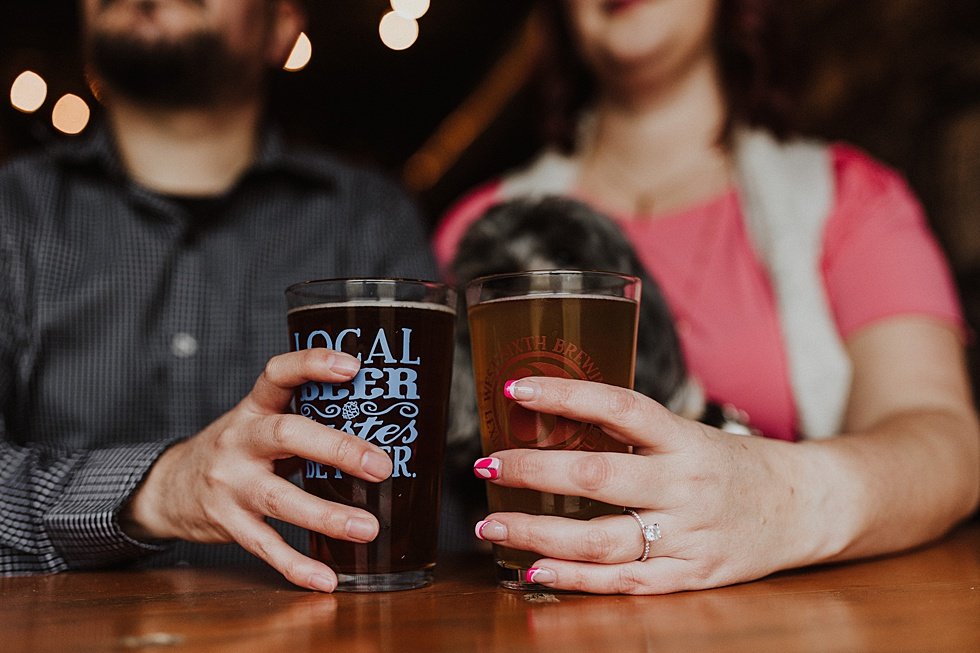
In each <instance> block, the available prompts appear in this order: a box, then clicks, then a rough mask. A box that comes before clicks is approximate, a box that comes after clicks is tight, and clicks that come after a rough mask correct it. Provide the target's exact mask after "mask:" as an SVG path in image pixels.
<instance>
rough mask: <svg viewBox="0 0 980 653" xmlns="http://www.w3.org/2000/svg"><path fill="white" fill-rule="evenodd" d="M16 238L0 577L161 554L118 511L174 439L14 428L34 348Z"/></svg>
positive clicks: (0, 398)
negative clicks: (36, 440)
mask: <svg viewBox="0 0 980 653" xmlns="http://www.w3.org/2000/svg"><path fill="white" fill-rule="evenodd" d="M2 217H3V216H0V219H2ZM8 225H9V223H8ZM16 240H17V239H14V238H11V237H10V233H9V232H8V233H4V230H0V575H6V574H14V573H36V572H54V571H61V570H64V569H71V568H77V567H91V566H104V565H108V564H112V563H113V562H117V561H121V560H124V559H127V558H132V557H134V556H137V555H140V554H143V553H146V552H150V551H155V550H157V549H159V548H160V547H158V546H156V545H147V544H142V543H140V542H136V541H135V540H133V539H131V538H129V537H127V536H126V535H125V534H124V533H123V532H122V530H121V529H120V527H119V523H118V519H117V515H118V513H119V511H120V510H121V508H122V507H123V505H125V503H126V501H127V499H128V497H129V496H130V494H132V492H133V491H134V489H135V488H136V487H137V486H138V484H139V483H140V481H141V480H142V479H143V477H144V476H145V475H146V473H147V471H148V470H149V468H150V466H151V465H152V464H153V461H155V460H156V458H157V457H158V456H159V455H160V453H161V452H162V450H163V449H164V448H166V446H168V443H153V444H144V445H124V446H113V447H111V448H106V449H93V450H87V451H81V450H71V449H68V448H60V449H59V448H57V447H51V446H45V445H38V444H29V445H25V444H22V443H21V442H20V441H19V439H18V438H17V437H16V434H15V433H13V432H11V429H13V428H15V425H14V424H13V423H12V420H11V416H12V415H13V413H14V407H15V406H16V405H17V404H18V402H23V401H25V400H26V399H25V397H18V396H16V394H17V393H16V390H15V388H16V383H15V381H16V378H17V375H18V373H23V372H22V371H21V372H19V370H21V368H23V367H24V364H23V362H22V360H21V359H22V357H23V355H24V352H25V351H27V350H29V348H30V345H29V339H30V333H29V328H28V327H27V325H26V324H27V320H26V318H25V314H26V308H25V306H26V303H25V301H24V297H25V296H26V292H27V291H26V288H27V286H28V283H27V281H26V279H25V276H24V275H25V274H26V273H25V271H24V270H25V267H24V266H23V265H21V264H20V263H21V259H22V258H23V256H22V254H21V252H20V251H19V248H18V247H16V246H15V244H14V243H15V242H16Z"/></svg>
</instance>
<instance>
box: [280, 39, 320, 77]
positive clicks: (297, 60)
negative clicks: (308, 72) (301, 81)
mask: <svg viewBox="0 0 980 653" xmlns="http://www.w3.org/2000/svg"><path fill="white" fill-rule="evenodd" d="M312 57H313V44H312V43H311V42H310V37H308V36H307V35H306V32H300V33H299V38H297V39H296V43H295V44H294V45H293V50H292V52H290V53H289V58H288V59H286V63H285V65H283V67H282V69H283V70H288V71H289V72H296V71H298V70H303V69H304V68H306V64H308V63H310V59H311V58H312Z"/></svg>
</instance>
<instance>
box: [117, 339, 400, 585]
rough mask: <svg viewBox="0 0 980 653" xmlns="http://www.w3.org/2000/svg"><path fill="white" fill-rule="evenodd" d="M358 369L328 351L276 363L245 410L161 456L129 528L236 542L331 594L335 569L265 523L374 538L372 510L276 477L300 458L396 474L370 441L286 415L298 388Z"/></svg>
mask: <svg viewBox="0 0 980 653" xmlns="http://www.w3.org/2000/svg"><path fill="white" fill-rule="evenodd" d="M358 367H359V363H358V361H357V359H355V358H353V357H352V356H348V355H347V354H343V353H339V352H333V351H329V350H327V349H307V350H304V351H300V352H293V353H289V354H283V355H281V356H276V357H275V358H272V359H271V360H270V361H269V363H268V364H267V365H266V368H265V372H264V373H263V374H262V376H261V377H259V379H258V381H256V383H255V387H254V388H253V389H252V391H251V392H250V393H249V394H248V395H247V396H246V397H245V398H244V399H243V400H242V401H241V402H240V403H239V404H238V406H236V407H235V408H233V409H232V410H230V411H228V412H227V413H225V414H224V415H223V416H222V417H220V418H219V419H218V420H216V421H215V422H214V423H212V424H211V425H210V426H208V427H207V428H206V429H204V430H203V431H201V432H200V433H198V434H197V435H195V436H194V437H192V438H189V439H188V440H185V441H183V442H181V443H179V444H177V445H175V446H173V447H171V448H170V449H168V450H167V451H166V452H165V453H164V454H163V455H162V456H161V457H160V459H159V460H157V462H156V463H155V464H154V465H153V467H152V468H151V469H150V473H149V474H148V475H147V478H146V481H145V482H144V483H143V485H142V486H141V488H140V489H139V491H138V492H137V493H136V494H135V495H134V496H133V498H132V499H131V501H130V503H129V506H128V508H127V511H126V512H125V513H124V514H123V515H122V519H123V520H124V524H125V528H126V530H127V531H128V532H129V533H130V534H131V535H133V536H134V537H141V538H158V539H175V538H176V539H183V540H189V541H192V542H231V541H235V542H238V543H239V544H240V545H241V546H242V547H244V548H245V549H247V550H248V551H250V552H251V553H253V554H255V555H256V556H258V557H259V558H261V559H263V560H265V561H266V562H267V563H269V564H270V565H271V566H272V567H275V568H276V569H278V570H279V571H280V572H281V573H282V574H283V575H284V576H285V577H286V578H287V579H288V580H289V581H291V582H292V583H294V584H296V585H299V586H301V587H307V588H310V589H315V590H320V591H327V592H329V591H332V590H333V589H334V588H335V587H336V585H337V578H336V575H335V574H334V572H333V571H332V570H331V569H330V568H329V567H328V566H327V565H325V564H323V563H322V562H318V561H316V560H313V559H311V558H308V557H306V556H304V555H302V554H301V553H299V552H298V551H296V550H294V549H293V548H292V547H290V546H289V545H288V544H287V543H286V542H285V541H284V540H283V539H282V537H280V535H279V534H278V533H277V532H276V531H275V530H274V529H273V528H272V527H271V526H269V525H268V524H267V523H266V521H265V518H266V517H274V518H276V519H280V520H282V521H286V522H290V523H292V524H296V525H298V526H301V527H303V528H307V529H310V530H314V531H318V532H320V533H324V534H325V535H327V536H329V537H332V538H335V539H342V540H351V541H354V542H369V541H371V540H373V539H374V538H375V537H376V536H377V533H378V521H377V519H375V517H374V515H372V514H371V513H369V512H367V511H365V510H360V509H358V508H352V507H350V506H344V505H340V504H337V503H332V502H330V501H325V500H323V499H319V498H317V497H314V496H313V495H311V494H308V493H306V492H304V491H303V490H301V489H299V488H298V487H296V486H295V485H293V484H292V483H290V482H289V481H287V480H285V479H283V478H281V477H280V476H278V475H277V474H276V473H275V471H276V470H275V468H276V463H277V461H284V460H286V459H289V458H292V457H293V456H299V457H302V458H306V459H309V460H315V461H318V462H321V463H324V464H326V465H330V466H332V467H336V468H338V469H341V470H343V472H344V473H345V474H351V475H353V476H356V477H358V478H362V479H366V480H369V481H381V480H384V479H385V478H387V477H388V476H389V475H390V474H391V459H390V458H389V457H388V455H387V454H386V453H385V452H383V451H381V450H380V449H379V448H378V447H376V446H374V445H373V444H370V443H368V442H365V441H364V440H361V439H360V438H354V437H351V436H349V435H347V434H345V433H341V432H340V431H336V430H334V429H331V428H327V427H326V426H322V425H320V424H317V423H316V422H314V421H312V420H310V419H307V418H306V417H301V416H299V415H292V414H284V413H288V411H289V403H290V400H291V398H292V393H293V388H295V387H296V386H299V385H302V384H303V383H305V382H307V381H322V382H325V383H340V382H344V381H349V380H350V379H351V378H353V376H354V375H355V374H356V373H357V370H358Z"/></svg>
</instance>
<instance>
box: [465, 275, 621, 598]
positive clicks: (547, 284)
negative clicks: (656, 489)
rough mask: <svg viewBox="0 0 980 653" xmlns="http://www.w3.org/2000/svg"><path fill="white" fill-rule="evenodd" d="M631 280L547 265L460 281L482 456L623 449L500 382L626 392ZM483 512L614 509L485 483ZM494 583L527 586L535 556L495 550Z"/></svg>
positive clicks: (590, 513)
mask: <svg viewBox="0 0 980 653" xmlns="http://www.w3.org/2000/svg"><path fill="white" fill-rule="evenodd" d="M639 283H640V282H639V280H638V279H635V278H634V277H625V276H622V275H618V274H612V273H597V272H571V271H550V272H530V273H520V274H513V275H499V276H495V277H484V278H482V279H477V280H476V281H474V282H473V283H472V284H470V286H468V287H467V303H468V305H469V309H468V319H469V326H470V340H471V345H472V353H473V373H474V377H475V381H476V391H477V403H478V406H479V411H480V431H481V437H482V443H483V450H484V453H485V454H488V455H489V454H491V453H493V452H495V451H500V450H502V449H514V448H536V449H575V450H582V451H610V452H623V453H625V452H626V451H628V447H627V446H626V445H624V444H622V443H620V442H618V441H617V440H614V439H613V438H611V437H609V436H607V435H606V434H605V433H604V432H603V431H602V430H601V429H599V428H598V427H596V426H594V425H592V424H585V423H581V422H576V421H573V420H568V419H565V418H561V417H555V416H553V415H546V414H542V413H536V412H534V411H530V410H528V409H526V408H523V407H522V406H520V405H519V404H518V403H516V402H514V401H512V400H510V399H508V398H507V397H505V396H504V392H503V387H504V384H505V383H506V382H507V381H509V380H513V379H520V378H523V377H526V376H551V377H559V378H566V379H584V380H588V381H595V382H599V383H607V384H611V385H617V386H622V387H626V388H631V387H632V386H633V373H634V367H635V361H636V326H637V318H638V302H639V290H640V289H639ZM487 492H488V499H489V502H490V510H491V511H493V512H498V511H506V512H523V513H528V514H533V515H558V516H562V517H571V518H574V519H591V518H593V517H598V516H600V515H606V514H611V513H619V512H622V510H623V506H611V505H609V504H605V503H602V502H600V501H595V500H592V499H588V498H585V497H573V496H562V495H556V494H550V493H545V492H538V491H535V490H528V489H515V488H505V487H500V486H497V485H494V484H492V483H491V484H489V485H488V487H487ZM494 553H495V557H496V561H497V565H498V579H499V580H500V582H501V584H502V585H504V586H505V587H510V588H515V589H526V588H527V584H526V583H525V582H524V571H525V570H526V569H527V568H528V567H529V566H530V565H531V564H532V563H533V562H534V561H535V560H536V559H537V558H539V557H540V556H538V555H537V554H535V553H531V552H526V551H517V550H513V549H508V548H506V547H501V546H495V548H494Z"/></svg>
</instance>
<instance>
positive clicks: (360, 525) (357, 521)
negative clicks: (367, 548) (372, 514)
mask: <svg viewBox="0 0 980 653" xmlns="http://www.w3.org/2000/svg"><path fill="white" fill-rule="evenodd" d="M374 534H375V528H374V522H372V521H371V520H370V519H362V518H360V517H351V518H350V519H348V520H347V536H348V537H352V538H354V539H355V540H360V541H362V542H370V541H371V540H373V539H374Z"/></svg>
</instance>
